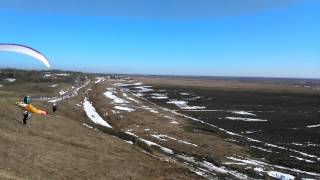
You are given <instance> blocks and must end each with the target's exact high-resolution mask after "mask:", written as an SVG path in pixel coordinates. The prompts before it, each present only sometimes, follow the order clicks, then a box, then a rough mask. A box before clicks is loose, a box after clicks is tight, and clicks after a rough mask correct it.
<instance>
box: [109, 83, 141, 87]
mask: <svg viewBox="0 0 320 180" xmlns="http://www.w3.org/2000/svg"><path fill="white" fill-rule="evenodd" d="M113 85H114V86H118V87H127V86H141V85H143V83H142V82H138V83H134V84H123V83H115V84H113Z"/></svg>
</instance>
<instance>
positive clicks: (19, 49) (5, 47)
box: [0, 44, 50, 68]
mask: <svg viewBox="0 0 320 180" xmlns="http://www.w3.org/2000/svg"><path fill="white" fill-rule="evenodd" d="M0 51H10V52H15V53H20V54H24V55H28V56H31V57H33V58H35V59H37V60H39V61H41V62H42V63H43V64H44V65H46V66H47V67H48V68H49V67H50V63H49V61H48V59H47V58H46V57H45V56H44V55H43V54H41V53H40V52H39V51H37V50H35V49H33V48H31V47H28V46H24V45H19V44H0Z"/></svg>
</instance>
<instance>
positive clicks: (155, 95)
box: [151, 93, 169, 99]
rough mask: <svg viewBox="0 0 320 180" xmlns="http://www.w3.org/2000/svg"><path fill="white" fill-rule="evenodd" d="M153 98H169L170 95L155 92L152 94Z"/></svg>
mask: <svg viewBox="0 0 320 180" xmlns="http://www.w3.org/2000/svg"><path fill="white" fill-rule="evenodd" d="M151 95H152V96H151V98H152V99H168V98H169V97H168V96H167V95H166V94H159V93H153V94H151Z"/></svg>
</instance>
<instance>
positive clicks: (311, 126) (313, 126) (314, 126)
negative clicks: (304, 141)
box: [306, 124, 320, 128]
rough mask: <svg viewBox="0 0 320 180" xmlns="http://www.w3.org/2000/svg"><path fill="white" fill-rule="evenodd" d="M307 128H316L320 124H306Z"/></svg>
mask: <svg viewBox="0 0 320 180" xmlns="http://www.w3.org/2000/svg"><path fill="white" fill-rule="evenodd" d="M306 127H307V128H316V127H320V124H315V125H310V126H306Z"/></svg>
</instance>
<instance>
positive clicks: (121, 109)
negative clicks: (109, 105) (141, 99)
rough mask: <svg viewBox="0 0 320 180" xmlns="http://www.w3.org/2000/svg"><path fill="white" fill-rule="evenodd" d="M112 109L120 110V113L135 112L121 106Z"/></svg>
mask: <svg viewBox="0 0 320 180" xmlns="http://www.w3.org/2000/svg"><path fill="white" fill-rule="evenodd" d="M114 108H115V109H117V110H120V111H127V112H133V111H135V110H134V109H132V108H129V107H123V106H115V107H114Z"/></svg>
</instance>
